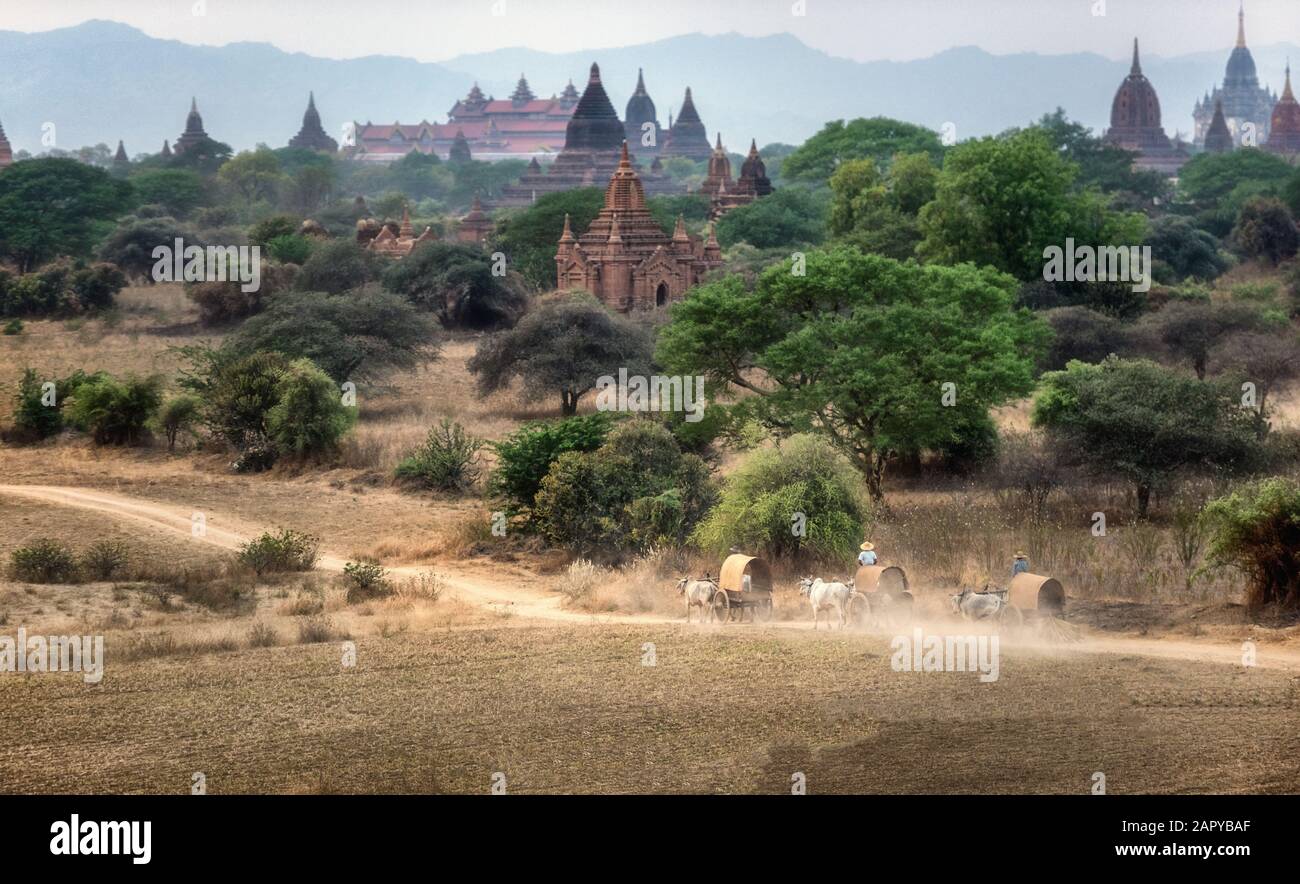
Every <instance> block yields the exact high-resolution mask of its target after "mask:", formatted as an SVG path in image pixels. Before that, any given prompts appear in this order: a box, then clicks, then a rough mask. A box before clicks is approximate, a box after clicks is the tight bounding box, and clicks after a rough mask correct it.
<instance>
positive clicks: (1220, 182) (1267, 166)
mask: <svg viewBox="0 0 1300 884" xmlns="http://www.w3.org/2000/svg"><path fill="white" fill-rule="evenodd" d="M1293 174H1294V170H1293V169H1292V167H1291V166H1290V164H1288V163H1287V162H1286V160H1284V159H1282V158H1281V157H1280V156H1277V155H1276V154H1272V153H1268V152H1267V151H1262V150H1233V151H1228V152H1227V153H1203V154H1200V155H1198V156H1195V157H1193V158H1192V160H1191V161H1190V162H1189V163H1187V165H1185V166H1183V168H1182V169H1180V170H1179V173H1178V198H1179V200H1180V201H1182V202H1184V203H1186V204H1188V206H1189V208H1190V209H1191V210H1192V211H1193V213H1194V215H1195V218H1196V223H1197V224H1198V225H1199V226H1201V227H1203V228H1205V229H1206V230H1209V231H1210V232H1211V233H1213V234H1214V235H1215V236H1221V237H1222V236H1227V235H1228V234H1229V233H1230V232H1231V230H1232V226H1233V223H1234V222H1235V221H1236V219H1237V215H1238V214H1239V213H1240V212H1241V207H1242V206H1243V205H1245V204H1246V202H1247V201H1248V200H1249V199H1251V198H1252V197H1255V196H1277V195H1279V194H1280V193H1281V192H1282V191H1283V189H1284V188H1285V187H1286V185H1287V182H1288V180H1289V179H1290V178H1291V176H1292V175H1293Z"/></svg>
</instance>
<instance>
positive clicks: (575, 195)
mask: <svg viewBox="0 0 1300 884" xmlns="http://www.w3.org/2000/svg"><path fill="white" fill-rule="evenodd" d="M604 205H605V193H604V191H602V190H601V189H600V188H597V187H583V188H578V189H576V190H566V191H563V192H561V193H547V194H543V195H542V196H539V197H538V198H537V202H535V203H533V204H532V205H531V206H529V207H528V208H526V209H523V210H520V211H518V212H516V213H514V214H512V215H507V216H506V217H504V218H502V219H501V220H500V221H499V222H498V224H497V229H496V233H495V234H494V235H493V238H492V248H491V251H501V252H503V253H504V254H505V256H506V266H508V267H509V268H510V269H512V270H514V271H516V272H517V273H519V274H520V275H521V276H523V278H524V279H525V280H527V281H528V283H529V285H531V286H533V287H534V288H536V289H540V290H547V289H553V288H555V252H556V249H557V244H558V243H559V241H560V236H561V234H563V232H564V216H565V215H568V216H569V224H570V226H571V228H572V229H573V234H574V236H578V235H580V234H582V233H583V232H585V231H586V229H587V228H588V227H589V226H590V225H591V222H592V221H593V220H594V219H595V217H596V215H597V213H599V212H600V210H601V208H602V207H603V206H604Z"/></svg>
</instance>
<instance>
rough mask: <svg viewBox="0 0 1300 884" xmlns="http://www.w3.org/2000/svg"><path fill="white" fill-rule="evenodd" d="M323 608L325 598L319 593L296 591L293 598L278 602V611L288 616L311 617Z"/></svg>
mask: <svg viewBox="0 0 1300 884" xmlns="http://www.w3.org/2000/svg"><path fill="white" fill-rule="evenodd" d="M324 610H325V600H324V599H323V598H321V596H320V594H319V593H313V592H297V593H294V596H293V598H290V599H286V600H285V601H283V602H281V603H280V607H279V611H280V613H281V614H285V615H287V616H289V617H312V616H315V615H316V614H319V613H321V612H322V611H324Z"/></svg>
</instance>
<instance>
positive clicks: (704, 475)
mask: <svg viewBox="0 0 1300 884" xmlns="http://www.w3.org/2000/svg"><path fill="white" fill-rule="evenodd" d="M715 498H716V491H715V489H714V487H713V483H712V481H711V479H710V477H709V469H708V467H707V466H706V465H705V464H704V461H702V460H700V459H699V458H698V457H696V456H695V455H693V454H682V453H681V450H680V449H678V447H677V443H676V441H675V440H674V439H673V436H672V434H671V433H670V432H668V430H667V429H666V428H664V427H663V426H661V425H659V424H658V423H656V422H654V421H649V420H631V421H626V422H624V423H622V424H620V425H619V426H617V427H615V428H614V429H613V430H612V431H611V432H610V434H609V436H608V437H607V438H606V440H605V443H604V444H603V445H601V447H600V448H598V449H597V450H595V451H592V452H585V453H583V452H577V451H569V452H566V453H564V454H561V455H560V456H559V457H558V458H557V459H556V460H555V462H554V463H553V464H552V465H551V468H550V470H549V471H548V472H547V474H546V478H544V479H543V480H542V484H541V488H540V489H539V490H538V492H537V497H536V499H535V503H534V507H533V517H534V519H535V520H536V523H537V526H538V527H539V529H540V530H541V532H542V534H543V536H545V537H546V538H547V540H549V541H551V542H552V543H555V544H558V545H561V546H565V547H568V548H571V549H576V550H579V551H581V552H584V553H591V554H602V555H604V556H606V557H615V556H617V554H619V553H621V552H623V551H625V550H629V549H635V550H644V549H648V548H649V547H651V546H655V545H658V544H662V543H681V542H683V541H684V540H685V539H686V537H687V536H689V534H690V532H691V531H692V529H694V527H695V525H696V523H697V522H699V520H700V518H702V517H703V516H704V514H705V513H706V512H707V511H708V509H709V507H710V506H711V505H712V504H713V502H714V500H715Z"/></svg>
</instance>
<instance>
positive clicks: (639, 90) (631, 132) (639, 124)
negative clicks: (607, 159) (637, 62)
mask: <svg viewBox="0 0 1300 884" xmlns="http://www.w3.org/2000/svg"><path fill="white" fill-rule="evenodd" d="M623 129H624V131H625V132H626V137H627V143H628V144H630V145H632V149H633V150H634V151H636V153H638V154H640V155H642V156H647V157H653V156H656V155H657V154H658V153H659V142H660V139H662V138H663V135H664V133H663V130H662V127H660V125H659V119H658V116H657V114H656V111H655V103H654V100H653V99H651V98H650V93H648V92H646V88H645V74H644V72H643V71H642V70H641V69H640V68H638V69H637V72H636V91H634V92H633V93H632V97H631V98H629V99H628V100H627V112H626V113H624V114H623Z"/></svg>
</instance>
